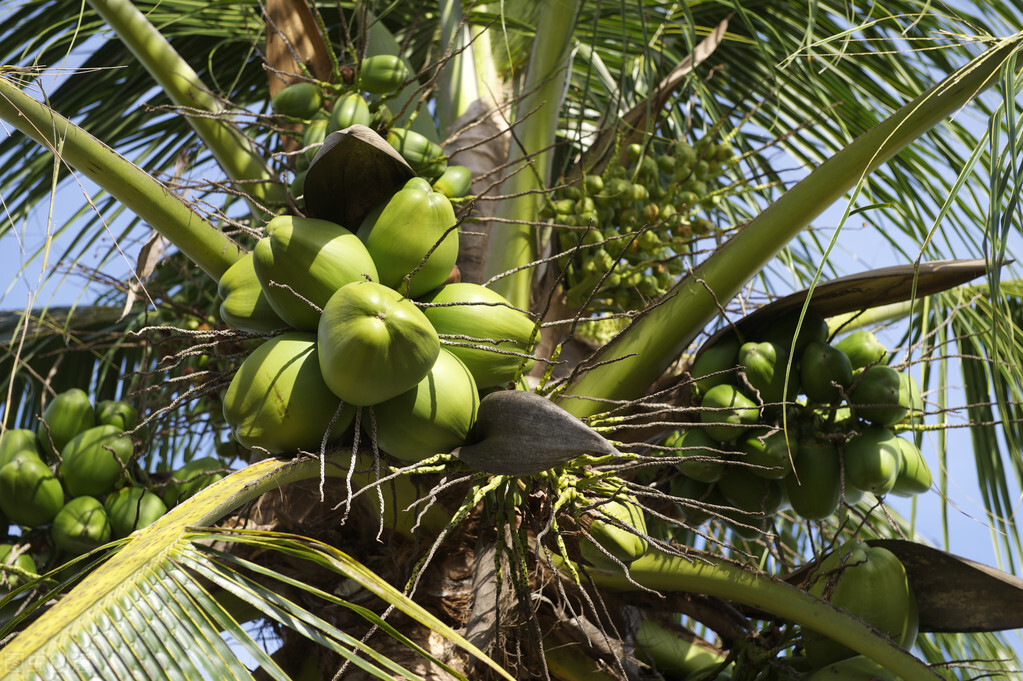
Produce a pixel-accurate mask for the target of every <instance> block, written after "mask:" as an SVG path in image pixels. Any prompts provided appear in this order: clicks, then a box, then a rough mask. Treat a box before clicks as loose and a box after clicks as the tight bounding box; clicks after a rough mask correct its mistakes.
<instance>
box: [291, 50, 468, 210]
mask: <svg viewBox="0 0 1023 681" xmlns="http://www.w3.org/2000/svg"><path fill="white" fill-rule="evenodd" d="M410 77H411V74H410V72H409V70H408V68H407V67H406V65H405V62H404V61H403V60H402V59H401V58H400V57H398V56H397V55H375V56H372V57H367V58H366V59H365V60H363V61H362V63H361V64H360V65H359V68H358V77H357V78H355V79H354V80H353V82H352V83H351V84H344V83H342V84H328V83H320V82H312V81H299V82H295V83H292V84H290V85H288V86H287V87H285V88H284V89H282V90H281V91H280V92H278V93H277V94H276V95H275V96H274V98H273V100H272V101H271V108H272V109H273V110H274V112H275V113H277V114H279V115H281V116H285V117H287V118H288V119H291V120H293V121H295V122H297V123H299V130H298V131H297V132H296V133H295V138H296V140H297V142H298V143H299V144H300V146H301V151H300V152H299V153H298V154H297V155H296V156H295V161H294V173H295V175H294V178H293V180H292V182H291V184H290V186H289V192H290V194H291V196H292V198H293V199H294V200H296V201H297V200H299V199H300V198H301V197H302V196H303V193H304V184H305V175H306V172H307V171H308V168H309V164H310V162H311V161H312V159H313V158H314V157H315V156H316V152H317V151H319V149H320V147H321V146H322V144H323V140H324V139H325V138H326V137H327V135H329V134H330V133H332V132H335V131H337V130H344V129H345V128H348V127H349V126H352V125H364V126H366V127H369V128H373V129H374V130H376V131H377V132H379V133H380V134H381V135H383V136H385V137H386V139H387V141H388V143H390V144H391V146H393V147H394V148H395V149H396V150H397V151H398V152H399V153H400V154H401V156H402V157H403V158H404V159H405V160H406V161H407V162H408V164H409V165H410V166H411V167H412V169H413V170H414V171H415V172H416V174H418V175H420V176H421V177H424V178H426V179H427V180H429V181H430V182H439V184H438V185H437V190H438V191H441V192H443V193H444V194H445V195H446V196H448V198H461V197H464V196H465V195H466V194H467V193H468V191H469V179H470V178H469V171H468V168H465V166H452V167H451V168H452V170H451V172H447V171H448V170H449V167H448V159H447V155H446V154H445V153H444V150H443V149H442V148H441V147H440V145H439V144H437V143H436V142H433V141H431V140H429V139H428V138H426V137H425V136H423V135H422V134H420V133H418V132H416V131H414V130H411V129H408V128H404V127H397V126H395V125H394V117H393V115H392V114H391V111H390V109H389V108H388V106H387V102H388V100H390V99H391V98H393V97H394V96H395V95H396V94H397V93H398V92H399V91H400V90H401V89H402V87H403V86H404V85H405V83H406V82H407V81H408V80H409V79H410Z"/></svg>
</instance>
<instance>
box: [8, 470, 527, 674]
mask: <svg viewBox="0 0 1023 681" xmlns="http://www.w3.org/2000/svg"><path fill="white" fill-rule="evenodd" d="M319 466H320V462H319V461H317V460H296V461H292V462H281V461H277V460H273V459H268V460H265V461H262V462H260V463H257V464H253V465H252V466H249V467H248V468H245V469H243V470H241V471H238V472H236V473H234V474H232V475H230V476H228V477H226V478H224V479H223V480H220V481H218V482H217V483H215V484H213V485H211V486H210V487H208V488H207V489H205V490H204V491H203V492H201V493H200V494H198V495H196V496H195V497H193V498H192V499H190V500H189V501H187V502H186V503H183V504H181V505H180V506H178V507H176V508H175V509H173V510H172V511H170V512H169V513H167V514H166V515H165V516H164V517H162V518H161V519H160V520H158V521H157V522H155V523H153V524H152V525H150V526H149V527H146V528H144V529H142V530H140V531H138V532H137V533H135V534H133V535H132V536H131V537H130V538H129V539H127V540H124V546H123V547H120V550H118V551H117V552H116V553H114V555H113V556H112V557H111V558H110V559H109V560H108V561H107V562H106V563H104V564H102V565H101V566H100V567H98V568H96V569H95V570H93V571H92V572H90V573H89V574H88V576H86V577H85V578H84V579H82V581H81V583H80V584H78V585H77V586H76V588H75V589H73V590H72V591H71V592H69V593H68V594H67V595H66V596H64V597H62V598H61V599H60V600H59V601H57V602H56V603H55V604H54V605H53V606H52V607H51V608H49V609H48V610H46V612H45V613H43V614H42V616H40V617H39V618H38V619H36V620H35V621H33V622H32V623H31V624H30V625H29V626H28V627H26V628H25V629H24V630H22V631H21V632H20V633H19V634H18V635H17V636H16V637H15V638H14V640H13V641H12V642H11V643H9V644H8V645H7V646H5V647H4V648H3V649H2V650H0V661H2V663H3V665H2V666H3V669H5V670H6V671H7V673H6V675H5V676H3V677H2V678H4V679H20V678H39V677H42V678H58V677H61V675H66V676H65V677H66V678H117V677H118V672H119V671H126V672H128V673H129V674H131V675H134V676H136V677H138V676H145V677H146V678H194V677H197V676H198V675H201V674H208V675H210V676H212V677H213V678H225V679H227V678H230V679H235V678H241V679H247V678H251V674H250V673H249V672H248V670H247V669H245V667H244V666H243V665H241V664H240V662H239V661H238V657H237V653H236V652H233V651H232V650H230V649H229V648H228V646H227V645H226V644H225V643H224V641H223V639H222V636H221V632H222V631H226V632H228V633H229V634H231V636H232V637H233V638H234V639H235V641H236V642H237V643H238V644H239V646H240V647H241V649H243V650H244V651H245V652H247V653H248V654H250V655H252V656H253V657H255V659H256V660H258V661H259V662H260V663H261V665H262V666H263V668H264V669H265V670H267V673H269V674H270V675H271V676H272V677H273V678H287V677H286V676H285V675H284V673H283V671H282V670H281V669H280V668H279V667H277V665H276V664H274V663H273V662H272V660H270V658H269V657H268V656H267V654H266V653H265V652H264V651H263V650H262V649H261V647H260V646H259V645H258V644H257V642H256V641H254V640H253V639H252V638H251V636H249V635H248V634H247V633H246V632H245V631H244V630H243V629H242V628H241V626H240V625H241V622H240V621H238V620H236V619H235V618H234V616H233V615H232V612H231V611H230V610H229V609H227V608H225V606H224V605H222V604H221V603H220V602H219V601H218V600H217V598H216V597H215V596H214V594H215V593H217V589H222V590H224V591H226V592H227V593H229V594H231V595H233V596H234V597H235V598H237V599H240V600H242V601H244V602H247V603H252V604H254V605H255V606H256V608H257V610H258V613H259V615H260V616H262V617H264V618H267V619H269V620H272V621H276V622H278V623H280V624H281V625H282V626H287V627H290V628H293V629H295V630H296V631H298V632H300V633H302V634H303V635H306V636H307V637H309V638H311V639H313V640H314V641H316V642H318V643H320V644H321V645H323V646H325V647H327V648H328V649H330V650H332V651H334V652H336V653H338V654H339V655H341V656H342V657H343V658H345V659H349V660H351V661H352V663H353V664H355V665H357V666H358V667H360V668H362V669H364V670H366V671H368V672H370V673H372V674H373V675H375V676H377V677H379V678H388V679H389V678H393V674H395V673H397V674H399V675H400V676H402V677H404V678H417V677H416V675H415V674H412V673H410V672H408V671H407V670H403V669H401V667H400V666H398V665H396V664H394V663H393V662H391V661H389V660H387V659H386V658H384V657H383V656H381V655H380V654H379V653H377V652H376V651H375V650H374V649H373V648H372V647H370V646H369V645H367V644H366V643H364V642H361V641H359V640H357V639H356V638H353V637H352V636H350V635H349V634H347V633H345V632H343V631H340V630H338V629H336V628H335V627H334V626H333V625H331V624H329V623H327V622H326V621H324V620H323V619H321V618H319V617H317V616H316V615H314V614H313V613H311V612H310V611H309V610H308V609H307V608H305V607H302V606H300V605H299V604H298V603H296V602H294V601H293V600H289V599H287V598H284V597H283V596H280V595H278V594H279V590H277V589H274V588H273V587H272V586H267V585H266V583H265V582H263V581H262V580H265V579H270V580H273V581H274V582H276V583H280V584H288V585H290V586H292V587H294V586H298V587H300V588H301V589H303V590H304V591H305V592H307V593H308V594H312V595H313V596H315V597H316V598H317V599H320V600H322V601H325V602H328V603H333V604H336V605H340V606H343V607H348V608H350V609H352V610H353V611H354V612H356V613H357V614H358V615H360V616H361V617H363V618H365V619H366V620H367V621H368V622H369V623H370V624H373V625H376V626H378V627H380V628H381V629H382V630H384V631H385V632H387V633H388V634H390V635H391V636H394V637H396V638H397V639H398V640H399V641H401V642H403V643H404V644H406V645H414V644H412V643H411V642H410V641H408V640H407V639H406V638H405V637H404V636H402V635H401V634H400V633H399V632H397V631H396V630H395V629H393V628H392V627H390V626H389V625H388V624H387V623H386V622H384V621H383V620H382V619H381V618H380V617H379V616H377V615H375V614H373V613H372V612H371V611H370V610H367V609H365V608H362V607H356V606H354V605H351V604H348V603H347V602H346V601H344V600H343V599H340V598H338V597H337V596H334V595H332V594H328V593H326V592H323V591H321V590H318V589H316V588H315V587H312V586H308V585H305V584H302V583H300V582H298V581H296V580H294V579H291V578H288V577H287V576H285V575H284V574H282V573H280V572H279V571H278V570H275V569H272V568H270V567H266V566H262V567H260V566H258V565H257V564H255V563H253V562H251V561H249V560H245V559H242V558H239V557H238V555H237V554H235V553H234V552H232V553H225V552H224V551H221V550H218V549H216V548H215V547H216V546H217V544H216V542H232V543H238V544H243V545H248V546H250V547H255V548H259V549H261V550H264V551H267V550H269V551H276V552H279V553H282V554H287V555H289V556H291V557H293V558H297V559H299V560H303V561H311V562H314V563H316V564H317V565H319V566H321V567H323V568H326V569H328V570H330V571H331V572H334V573H336V574H338V575H339V576H342V577H345V578H347V579H350V580H352V581H353V582H355V583H357V584H358V585H359V587H361V588H362V589H365V590H367V591H368V592H370V593H372V594H374V595H375V596H377V597H379V598H380V599H381V600H382V601H383V602H384V603H386V604H388V605H390V606H392V607H394V608H396V609H397V610H399V611H401V612H402V613H404V614H405V615H407V616H408V617H410V618H411V619H412V620H414V621H416V622H418V623H419V624H421V625H423V626H425V627H428V628H430V629H432V630H434V631H437V632H439V633H440V634H442V635H443V636H444V637H446V638H448V639H449V640H451V641H452V642H454V643H456V644H457V645H459V646H461V647H462V648H463V649H465V650H466V651H467V652H469V653H471V654H473V655H476V656H477V657H479V659H481V660H483V661H484V662H487V663H488V664H489V665H490V666H491V667H493V668H494V669H495V670H496V671H498V673H500V674H502V676H504V677H505V678H509V679H510V678H511V677H510V676H508V675H507V673H506V672H503V671H502V670H501V669H500V668H499V667H498V666H497V665H496V663H494V662H493V661H491V660H489V658H487V657H486V656H484V655H483V654H482V653H480V652H479V651H478V650H476V649H475V648H474V647H473V646H472V645H471V644H469V643H468V642H466V641H464V639H462V638H461V637H460V636H458V635H457V634H456V633H455V632H454V631H453V630H451V629H450V628H449V627H448V626H447V625H445V624H444V623H442V622H441V621H440V620H438V619H437V618H436V617H434V616H433V615H431V614H429V613H428V612H427V611H426V610H425V609H423V608H422V607H421V606H420V605H418V604H416V603H415V602H414V601H412V600H410V599H409V598H408V597H406V596H404V595H402V594H401V592H399V591H398V590H396V589H395V588H394V587H392V586H390V585H389V584H387V582H385V581H384V580H383V579H382V578H380V577H379V576H377V575H376V574H374V573H373V572H372V571H370V570H368V569H367V568H365V567H364V566H362V565H360V564H359V563H358V562H356V561H355V560H354V559H352V558H351V557H349V556H347V555H345V554H344V553H343V552H341V551H340V550H338V549H336V548H333V547H330V546H327V545H324V544H321V543H318V542H315V541H313V540H310V539H306V538H303V537H294V536H290V535H286V534H279V533H266V532H251V531H249V532H246V531H241V530H222V531H213V530H203V529H201V528H202V526H204V525H207V524H209V523H210V522H213V521H214V520H216V519H217V518H219V517H222V516H223V515H224V514H225V513H227V512H229V511H230V510H232V509H235V508H237V507H238V506H240V505H242V504H244V503H245V502H247V501H249V500H250V499H253V498H254V497H256V496H258V495H259V494H261V493H263V492H264V491H267V490H270V489H276V488H278V487H279V486H280V485H282V484H285V483H287V482H289V481H296V480H300V479H304V478H309V477H315V476H316V475H317V474H318V472H319ZM211 542H212V543H211ZM271 563H272V561H271ZM245 573H248V575H246V574H245ZM27 588H28V587H27V586H26V587H23V590H24V589H27ZM18 593H20V592H18V591H16V592H14V593H13V594H12V596H9V597H8V598H7V600H9V599H10V598H13V597H15V596H17V595H18ZM14 624H17V621H15V622H14ZM417 650H418V652H420V653H421V654H426V651H424V650H422V649H417ZM112 652H113V654H114V657H115V659H117V660H119V662H120V664H119V665H118V664H110V663H108V662H107V661H106V660H107V658H108V657H110V656H111V653H112Z"/></svg>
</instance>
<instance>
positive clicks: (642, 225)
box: [542, 137, 737, 312]
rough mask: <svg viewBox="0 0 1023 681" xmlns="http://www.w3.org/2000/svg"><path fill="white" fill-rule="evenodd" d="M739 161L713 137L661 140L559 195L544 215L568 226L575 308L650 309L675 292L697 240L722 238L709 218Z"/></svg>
mask: <svg viewBox="0 0 1023 681" xmlns="http://www.w3.org/2000/svg"><path fill="white" fill-rule="evenodd" d="M736 158H737V157H736V155H735V153H734V152H733V150H732V146H731V144H730V143H728V142H715V141H714V140H713V139H711V138H710V137H702V138H700V139H699V140H697V141H696V142H694V143H693V144H690V143H688V142H686V141H685V140H677V141H671V142H669V141H668V140H661V139H656V138H655V139H652V140H650V142H649V144H647V145H645V146H644V145H640V144H631V145H629V146H627V147H626V148H625V149H624V152H623V153H622V154H621V161H620V162H619V163H612V164H609V165H608V166H607V167H606V168H605V169H604V170H603V171H602V172H601V173H600V174H587V175H585V176H584V177H583V178H582V180H581V181H580V182H575V183H570V184H568V185H567V186H564V187H562V188H561V189H559V190H557V191H556V192H555V193H554V194H553V196H552V198H551V200H550V201H549V202H548V203H547V204H546V205H545V206H544V207H543V211H542V215H543V216H544V217H547V218H550V219H552V220H553V222H554V223H555V224H556V225H559V226H561V227H562V229H561V232H560V247H561V250H562V251H563V252H564V253H566V254H570V255H571V256H572V257H571V259H570V260H567V262H566V265H567V269H566V278H567V282H566V283H567V285H566V287H565V288H566V295H567V299H568V302H569V304H570V305H573V306H574V307H581V306H582V305H583V304H584V303H586V304H587V306H588V308H589V309H593V310H595V311H618V312H620V311H624V310H636V309H643V308H644V307H645V306H646V305H647V304H648V303H649V301H651V300H653V299H655V298H657V297H658V296H659V295H661V294H662V293H663V292H664V291H666V290H667V289H668V288H669V287H671V285H672V284H673V283H674V280H675V279H676V277H677V276H678V275H679V274H681V273H682V272H683V271H685V268H686V266H687V264H686V262H685V260H684V257H683V256H685V255H686V254H688V253H690V252H691V250H692V247H693V244H694V243H695V240H696V239H699V238H701V237H706V236H709V235H711V234H713V233H714V232H715V226H714V223H713V222H712V221H711V220H710V219H708V217H707V216H708V215H709V214H710V211H711V210H713V208H714V207H715V206H716V205H717V204H718V203H719V202H720V201H721V199H722V198H723V197H724V196H726V195H727V192H728V186H727V184H726V182H725V180H724V177H725V173H726V172H727V170H728V168H730V167H731V166H732V165H733V164H734V163H735V161H736ZM566 258H567V255H566Z"/></svg>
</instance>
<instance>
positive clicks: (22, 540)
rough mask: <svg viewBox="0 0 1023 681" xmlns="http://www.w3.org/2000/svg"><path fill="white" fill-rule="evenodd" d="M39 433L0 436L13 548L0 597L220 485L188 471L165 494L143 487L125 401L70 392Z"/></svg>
mask: <svg viewBox="0 0 1023 681" xmlns="http://www.w3.org/2000/svg"><path fill="white" fill-rule="evenodd" d="M38 424H39V425H38V427H37V428H36V429H35V430H30V429H27V428H18V429H9V430H7V431H4V433H3V435H2V436H0V523H2V524H3V526H4V530H5V531H4V534H5V536H6V537H8V538H16V539H15V541H16V542H17V543H3V544H0V564H2V565H4V566H13V567H14V568H15V570H11V571H9V570H4V572H3V574H2V575H0V597H2V596H3V595H6V594H7V593H8V592H10V591H11V590H13V589H15V588H17V587H18V586H20V585H22V584H24V583H27V582H28V581H29V579H30V576H31V575H34V574H35V572H36V569H37V566H45V565H48V564H51V563H53V564H56V562H63V561H64V560H67V559H69V558H72V557H74V556H77V555H80V554H83V553H86V552H88V551H91V550H93V549H96V548H98V547H100V546H102V545H103V544H105V543H107V542H108V541H110V540H112V539H120V538H122V537H126V536H128V535H129V534H131V533H132V532H133V531H135V530H137V529H140V528H142V527H145V526H147V525H149V524H151V523H153V522H155V521H156V520H157V519H158V518H160V517H161V516H162V515H163V514H164V513H166V512H167V509H168V508H169V507H171V506H173V505H174V504H176V503H178V502H179V501H182V500H184V499H186V498H188V497H190V496H191V495H193V494H195V493H196V492H198V491H199V489H201V488H202V487H205V486H206V485H208V484H210V483H212V482H213V481H214V480H216V479H217V478H219V477H223V474H222V473H216V474H213V475H207V476H201V477H196V476H195V474H194V473H195V472H196V471H197V467H196V464H195V462H193V463H192V464H186V465H185V466H184V467H183V468H182V469H180V470H179V471H176V472H174V473H172V474H171V480H170V482H169V483H168V484H166V485H164V484H163V483H161V484H160V486H159V487H157V486H156V485H151V484H148V483H149V480H148V476H146V474H145V473H144V472H143V471H142V470H141V469H140V468H139V466H138V465H137V457H136V448H137V447H136V441H135V440H134V439H133V438H132V433H134V432H138V430H139V428H138V410H137V409H136V408H135V406H134V405H133V404H131V403H130V402H127V401H124V400H103V401H100V402H98V403H94V402H93V400H92V399H91V398H90V397H89V395H88V393H86V392H85V391H84V390H82V389H80V388H72V389H70V390H66V391H64V392H62V393H59V394H58V395H56V396H55V397H54V398H53V399H52V400H50V402H49V404H47V406H46V409H45V410H44V411H43V413H42V414H40V415H39V418H38ZM213 461H215V460H213ZM216 467H217V468H222V464H220V463H219V462H216ZM207 468H209V467H208V466H207ZM54 559H56V561H55V560H54Z"/></svg>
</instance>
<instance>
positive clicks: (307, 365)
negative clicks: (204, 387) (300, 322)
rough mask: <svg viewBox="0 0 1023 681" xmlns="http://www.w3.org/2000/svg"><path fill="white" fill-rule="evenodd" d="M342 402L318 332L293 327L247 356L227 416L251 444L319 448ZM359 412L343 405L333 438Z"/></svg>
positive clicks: (274, 450) (229, 395) (228, 396)
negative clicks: (326, 369) (326, 371)
mask: <svg viewBox="0 0 1023 681" xmlns="http://www.w3.org/2000/svg"><path fill="white" fill-rule="evenodd" d="M339 405H340V400H339V399H338V398H337V397H336V396H335V395H334V394H333V393H332V392H331V391H330V389H329V388H327V384H326V383H324V382H323V375H322V374H321V373H320V362H319V359H318V358H317V353H316V336H315V335H314V334H311V333H302V332H298V331H294V332H291V333H285V334H281V335H280V336H277V337H275V338H271V339H270V340H268V341H266V342H265V343H263V344H262V345H260V346H259V347H258V348H256V349H255V350H253V351H252V353H251V354H250V355H249V356H248V357H246V358H245V361H244V362H242V364H241V366H240V367H238V371H237V373H235V375H234V378H233V379H231V385H229V386H228V388H227V392H226V393H225V395H224V418H225V419H226V420H227V425H228V426H230V428H231V432H232V433H233V434H234V437H235V439H236V440H238V442H240V443H241V444H242V446H244V447H247V448H249V449H252V448H254V447H258V448H261V449H264V450H266V451H268V452H270V453H271V454H282V453H284V452H293V451H295V450H296V449H306V450H311V451H319V449H320V444H321V442H322V441H323V435H324V433H326V432H327V429H328V428H329V427H330V423H331V420H332V419H333V418H334V415H335V413H336V412H337V409H338V406H339ZM354 417H355V409H354V408H352V407H346V408H345V409H343V410H342V411H341V415H340V416H338V418H337V422H336V423H335V425H334V428H333V430H331V438H332V439H333V438H334V437H336V436H340V435H341V434H342V433H344V431H345V430H347V428H348V426H349V425H351V423H352V419H353V418H354ZM168 505H170V504H168Z"/></svg>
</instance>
